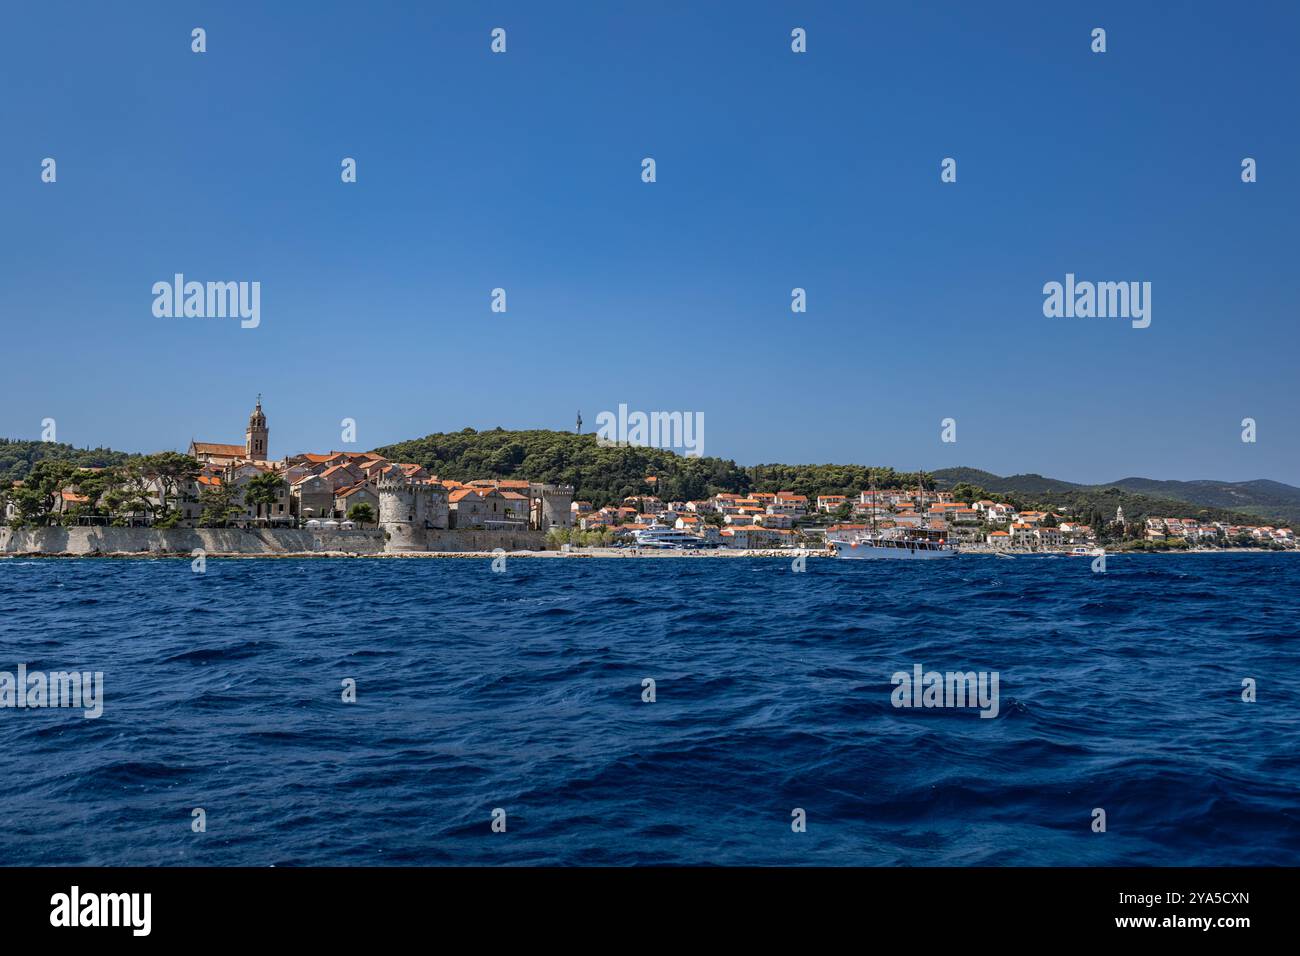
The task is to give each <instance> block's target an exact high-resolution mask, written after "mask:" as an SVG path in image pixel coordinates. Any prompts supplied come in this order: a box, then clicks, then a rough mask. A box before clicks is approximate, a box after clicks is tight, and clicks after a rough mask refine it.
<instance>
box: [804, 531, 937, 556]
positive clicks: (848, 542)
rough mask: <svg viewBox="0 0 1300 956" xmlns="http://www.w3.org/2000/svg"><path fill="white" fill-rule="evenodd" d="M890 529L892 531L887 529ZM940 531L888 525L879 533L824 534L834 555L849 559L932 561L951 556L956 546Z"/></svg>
mask: <svg viewBox="0 0 1300 956" xmlns="http://www.w3.org/2000/svg"><path fill="white" fill-rule="evenodd" d="M891 532H892V533H891ZM939 534H940V532H935V531H928V530H925V529H920V528H915V529H911V528H892V529H889V530H887V531H882V532H880V533H867V534H856V535H844V536H842V537H839V538H827V539H826V543H827V544H828V545H830V546H831V547H832V548H834V549H835V556H836V557H837V558H850V559H853V560H871V559H880V558H883V559H885V560H893V561H932V560H936V559H938V558H953V557H956V556H957V549H956V548H955V547H954V546H953V545H952V543H951V542H950V541H948V540H946V539H945V538H942V537H938V535H939Z"/></svg>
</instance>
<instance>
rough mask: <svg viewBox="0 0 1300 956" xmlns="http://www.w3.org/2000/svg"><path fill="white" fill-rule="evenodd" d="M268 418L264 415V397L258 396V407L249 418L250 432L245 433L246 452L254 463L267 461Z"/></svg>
mask: <svg viewBox="0 0 1300 956" xmlns="http://www.w3.org/2000/svg"><path fill="white" fill-rule="evenodd" d="M268 437H269V433H268V432H267V428H266V416H265V415H264V414H262V396H261V395H258V396H257V407H256V408H254V409H253V414H251V415H249V416H248V431H246V432H245V433H244V451H245V453H246V454H247V456H248V457H249V458H251V459H253V461H266V449H267V439H268Z"/></svg>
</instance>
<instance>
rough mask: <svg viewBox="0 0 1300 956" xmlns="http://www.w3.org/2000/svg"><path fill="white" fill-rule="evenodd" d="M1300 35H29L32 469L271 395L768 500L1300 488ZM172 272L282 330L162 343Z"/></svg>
mask: <svg viewBox="0 0 1300 956" xmlns="http://www.w3.org/2000/svg"><path fill="white" fill-rule="evenodd" d="M1139 7H1140V8H1141V9H1137V8H1139ZM1048 8H1050V9H1048ZM1298 9H1300V8H1297V7H1296V6H1295V5H1294V4H1284V3H1264V4H1259V5H1256V6H1254V7H1252V8H1251V11H1250V12H1249V14H1246V13H1243V12H1241V10H1240V9H1238V8H1234V7H1232V6H1231V5H1228V4H1217V5H1210V4H1197V3H1188V4H1162V5H1157V4H1127V3H1114V4H1108V3H1090V4H1083V3H1069V4H1067V3H1060V4H1041V3H998V4H979V5H976V4H970V3H959V2H952V3H925V4H910V3H909V4H883V3H881V4H860V3H854V4H849V3H816V4H796V3H786V4H777V3H752V2H750V3H743V4H741V3H710V4H689V3H656V4H650V5H645V4H641V5H634V4H624V3H612V2H611V3H606V2H600V3H597V2H595V0H592V2H586V3H558V4H545V5H541V4H536V3H518V4H506V3H456V4H435V3H414V2H411V3H386V2H377V3H366V4H351V3H347V4H344V3H331V2H320V3H313V4H310V5H298V4H255V3H221V4H217V3H183V2H180V3H178V2H167V3H162V2H159V3H144V2H141V3H132V4H129V5H125V6H123V5H110V6H105V5H100V4H89V3H78V4H64V3H58V2H55V3H43V4H39V5H38V4H21V5H19V4H15V5H11V6H10V7H9V8H8V9H7V11H6V13H5V15H4V21H5V22H4V29H3V31H0V64H2V65H0V75H3V79H4V89H5V91H6V92H5V95H4V97H3V98H0V142H2V143H3V148H2V149H0V212H2V215H0V262H3V267H0V330H2V331H3V342H4V345H3V354H4V355H5V357H6V361H5V362H4V367H3V375H4V384H3V392H2V393H0V394H2V395H3V401H0V435H4V436H8V437H18V438H36V437H38V436H39V433H40V427H41V425H40V423H41V420H42V419H44V418H47V417H50V418H54V419H55V420H56V422H57V423H58V437H59V439H61V440H64V441H69V442H72V443H74V444H77V445H86V444H89V445H98V444H105V445H110V446H112V447H117V448H122V449H126V450H152V449H156V448H166V447H176V448H183V447H184V446H185V445H186V443H187V442H188V441H189V439H190V438H191V437H198V438H200V439H206V440H212V441H238V440H242V432H243V426H244V422H245V421H246V417H247V414H248V411H249V409H250V407H251V405H252V402H253V398H254V396H255V395H256V393H258V392H261V393H263V395H264V396H265V398H264V401H265V408H266V411H267V414H268V417H269V419H270V427H271V451H272V453H273V454H275V455H277V456H278V455H282V454H285V453H292V452H298V451H308V450H324V449H330V448H338V447H340V441H339V432H340V426H339V422H340V420H341V419H343V418H345V417H349V418H354V419H355V420H356V421H357V426H358V444H359V447H361V448H370V447H374V446H376V445H381V444H385V443H388V442H392V441H396V440H401V439H404V438H410V437H417V436H420V435H424V434H427V433H429V432H433V431H448V430H455V429H459V428H463V427H465V426H467V425H468V426H472V427H476V428H492V427H495V426H497V425H501V426H503V427H506V428H538V427H543V428H571V427H572V426H573V419H574V413H575V412H576V411H577V410H578V409H581V410H582V413H583V417H584V419H585V420H586V421H587V423H588V428H590V427H591V424H592V423H594V421H595V418H596V415H597V413H598V412H600V411H602V410H606V409H609V410H613V409H616V408H617V407H618V405H619V404H620V403H626V404H627V405H628V406H629V407H630V408H632V409H641V410H645V411H654V410H682V411H698V412H703V413H704V415H705V420H706V434H705V452H706V453H707V454H711V455H721V456H724V457H729V458H735V459H736V460H737V461H739V462H741V463H742V464H753V463H758V462H770V461H784V462H824V461H837V462H863V463H871V464H889V465H893V466H895V467H898V468H909V469H910V468H915V467H924V468H940V467H945V466H950V465H958V464H966V465H973V466H976V467H982V468H987V469H989V470H992V471H996V472H999V473H1003V474H1009V473H1013V472H1021V471H1037V472H1041V473H1044V474H1050V475H1054V476H1057V477H1061V478H1067V479H1073V480H1078V481H1104V480H1108V479H1115V478H1119V477H1124V476H1128V475H1144V476H1149V477H1156V478H1185V479H1186V478H1223V479H1230V480H1241V479H1248V478H1258V477H1267V478H1273V479H1276V480H1280V481H1287V482H1290V483H1300V450H1298V449H1300V443H1298V442H1297V438H1300V426H1298V425H1297V422H1296V418H1295V414H1294V410H1295V404H1296V403H1295V384H1294V379H1295V375H1294V365H1295V356H1296V346H1297V344H1298V340H1300V331H1297V323H1296V304H1295V277H1296V274H1297V270H1296V246H1297V241H1296V222H1297V221H1298V219H1300V216H1298V214H1300V186H1297V179H1298V178H1300V150H1298V149H1297V145H1298V144H1297V140H1298V139H1300V132H1297V124H1296V122H1295V109H1294V98H1295V94H1296V90H1300V75H1298V74H1300V65H1298V61H1297V58H1296V57H1295V56H1294V52H1293V49H1292V47H1293V44H1294V38H1295V36H1296V34H1297V31H1298V29H1300V13H1298V12H1297V10H1298ZM809 11H811V12H809ZM195 26H202V27H204V28H205V29H206V30H207V34H208V52H206V53H204V54H201V55H200V54H194V53H192V52H191V51H190V31H191V29H192V28H193V27H195ZM498 26H499V27H503V28H505V29H506V30H507V38H508V41H507V42H508V52H507V53H506V54H504V55H493V54H492V53H491V52H490V50H489V41H490V37H489V33H490V31H491V29H492V28H494V27H498ZM796 26H800V27H804V28H806V29H807V31H808V48H809V50H808V53H806V54H803V55H796V54H794V53H792V52H791V51H790V40H789V36H790V30H791V29H792V28H793V27H796ZM1096 26H1101V27H1104V28H1105V29H1106V30H1107V46H1108V49H1107V52H1106V53H1105V54H1100V55H1098V54H1093V53H1091V52H1090V49H1089V46H1090V31H1091V30H1092V28H1093V27H1096ZM47 156H49V157H54V158H55V159H56V160H57V163H58V181H57V182H56V183H54V184H47V183H42V182H41V181H40V164H41V160H42V159H43V158H44V157H47ZM345 156H350V157H355V158H356V160H357V163H358V180H359V181H358V182H357V183H355V184H343V183H341V182H340V177H339V171H340V161H341V159H342V158H343V157H345ZM646 156H652V157H654V158H655V160H656V162H657V176H658V181H657V182H656V183H654V184H645V183H643V182H641V178H640V172H641V166H640V163H641V159H642V158H643V157H646ZM949 156H950V157H953V158H955V159H956V160H957V163H958V167H957V169H958V181H957V182H956V183H955V184H944V183H941V182H940V178H939V166H940V161H941V160H942V159H943V158H944V157H949ZM1246 156H1250V157H1254V158H1255V159H1256V160H1257V161H1258V169H1259V181H1258V182H1257V183H1254V184H1250V185H1247V184H1243V183H1242V182H1241V179H1240V164H1241V160H1242V158H1243V157H1246ZM177 272H181V273H184V274H185V275H186V277H187V278H190V279H198V280H247V281H253V280H256V281H259V282H261V284H262V303H261V306H262V316H261V325H260V326H259V327H258V328H257V329H241V328H240V327H239V324H238V322H237V321H234V320H222V319H198V318H189V319H186V318H155V317H154V315H153V312H152V303H153V296H152V294H151V292H150V289H151V287H152V285H153V283H154V282H157V281H160V280H170V278H171V277H172V275H173V274H174V273H177ZM1067 272H1073V273H1075V274H1076V275H1077V276H1078V277H1079V278H1080V279H1093V280H1097V281H1125V280H1137V281H1149V282H1151V283H1152V323H1151V326H1150V328H1147V329H1142V330H1139V329H1133V328H1131V327H1130V324H1129V323H1128V322H1127V321H1125V320H1121V319H1098V318H1094V319H1077V318H1072V319H1066V318H1054V319H1049V318H1045V317H1044V315H1043V311H1042V304H1043V294H1042V287H1043V284H1044V283H1045V282H1048V281H1051V280H1057V281H1061V280H1063V279H1064V276H1065V274H1066V273H1067ZM796 286H799V287H803V288H805V289H807V294H808V311H807V313H806V314H802V315H796V314H792V313H791V311H790V290H791V289H792V288H793V287H796ZM494 287H503V288H505V289H506V290H507V295H508V306H509V310H508V312H507V313H505V314H494V313H492V312H491V311H490V309H489V302H490V290H491V289H493V288H494ZM1248 416H1249V417H1252V418H1255V419H1256V421H1257V422H1258V441H1257V443H1255V444H1245V443H1243V442H1242V441H1241V440H1240V433H1241V426H1240V422H1241V420H1242V419H1243V418H1244V417H1248ZM946 417H952V418H955V419H956V420H957V442H956V443H954V444H945V443H942V442H941V441H940V421H941V420H942V419H943V418H946Z"/></svg>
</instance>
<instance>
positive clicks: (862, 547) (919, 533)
mask: <svg viewBox="0 0 1300 956" xmlns="http://www.w3.org/2000/svg"><path fill="white" fill-rule="evenodd" d="M917 484H918V489H917V490H918V492H919V495H920V505H919V508H918V510H919V511H920V512H921V514H924V513H925V485H924V483H921V482H918V483H917ZM877 500H878V499H877V496H876V483H875V482H874V481H872V483H871V529H870V530H869V531H858V532H842V533H840V534H839V535H838V536H835V537H832V536H830V535H827V537H826V544H827V545H829V546H830V547H831V548H833V549H834V551H835V556H836V557H837V558H849V559H852V560H871V559H878V558H883V559H885V560H896V561H898V560H901V561H928V560H934V559H937V558H952V557H956V555H957V548H956V546H955V545H953V543H952V542H951V541H950V540H948V535H947V532H944V531H939V530H936V529H934V528H907V527H897V528H885V529H883V530H881V529H878V528H877V527H876V505H877Z"/></svg>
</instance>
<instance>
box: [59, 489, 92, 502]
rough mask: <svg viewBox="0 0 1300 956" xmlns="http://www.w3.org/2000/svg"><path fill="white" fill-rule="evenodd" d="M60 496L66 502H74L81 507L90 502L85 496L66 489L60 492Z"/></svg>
mask: <svg viewBox="0 0 1300 956" xmlns="http://www.w3.org/2000/svg"><path fill="white" fill-rule="evenodd" d="M59 495H60V497H62V498H63V500H64V501H74V502H76V503H77V504H80V505H84V504H85V503H86V502H88V501H89V500H90V499H89V498H87V497H86V496H85V495H79V494H77V493H76V492H75V491H68V490H67V489H66V488H65V489H64V490H63V491H60V492H59Z"/></svg>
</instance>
